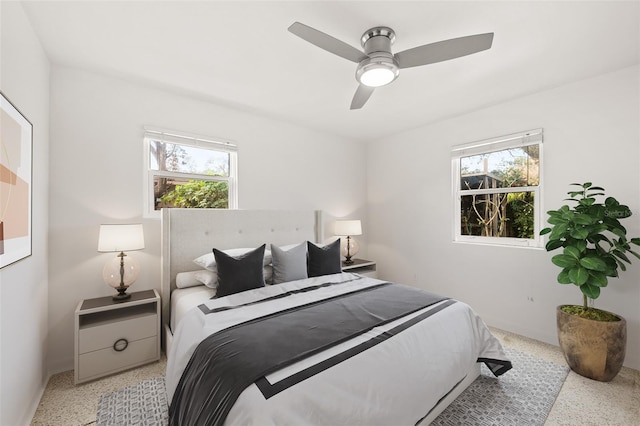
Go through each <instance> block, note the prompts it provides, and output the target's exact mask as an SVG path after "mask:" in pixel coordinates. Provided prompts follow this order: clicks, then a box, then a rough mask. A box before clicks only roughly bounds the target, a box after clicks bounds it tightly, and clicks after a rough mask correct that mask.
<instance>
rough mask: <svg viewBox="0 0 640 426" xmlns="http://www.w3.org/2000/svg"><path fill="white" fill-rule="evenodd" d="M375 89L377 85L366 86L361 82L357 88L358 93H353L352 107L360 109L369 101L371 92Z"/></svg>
mask: <svg viewBox="0 0 640 426" xmlns="http://www.w3.org/2000/svg"><path fill="white" fill-rule="evenodd" d="M374 90H375V87H369V86H365V85H364V84H361V85H359V86H358V88H357V89H356V94H355V95H353V100H352V101H351V109H360V108H362V107H363V106H364V104H366V103H367V101H368V100H369V98H370V97H371V94H372V93H373V91H374Z"/></svg>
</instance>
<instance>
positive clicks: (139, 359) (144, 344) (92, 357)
mask: <svg viewBox="0 0 640 426" xmlns="http://www.w3.org/2000/svg"><path fill="white" fill-rule="evenodd" d="M156 359H158V336H154V337H150V338H147V339H142V340H136V341H129V344H128V346H127V348H126V349H124V350H123V351H121V352H118V351H116V350H115V349H113V347H109V348H106V349H101V350H99V351H93V352H88V353H84V354H82V355H80V356H79V359H78V381H84V380H88V379H91V378H93V377H99V376H102V375H105V374H109V373H115V372H116V371H119V370H124V369H128V368H131V367H135V366H137V365H140V364H144V363H146V362H149V361H153V360H156Z"/></svg>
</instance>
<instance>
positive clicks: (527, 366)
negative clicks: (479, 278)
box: [96, 348, 569, 426]
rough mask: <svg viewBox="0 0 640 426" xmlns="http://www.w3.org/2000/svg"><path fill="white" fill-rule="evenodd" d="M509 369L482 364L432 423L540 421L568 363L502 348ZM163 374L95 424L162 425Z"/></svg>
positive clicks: (494, 425) (103, 402)
mask: <svg viewBox="0 0 640 426" xmlns="http://www.w3.org/2000/svg"><path fill="white" fill-rule="evenodd" d="M505 350H506V352H507V356H508V357H509V359H510V360H511V362H512V364H513V369H511V370H510V371H508V372H507V373H505V374H504V375H502V376H500V377H499V378H496V377H494V376H493V374H491V372H490V371H489V370H488V369H487V368H486V367H484V365H483V366H482V371H481V375H480V377H478V378H477V379H476V380H475V381H474V382H473V383H472V384H471V386H469V387H468V388H467V389H466V390H465V391H464V392H463V393H462V394H461V395H460V396H459V397H458V398H457V399H456V400H455V401H454V402H453V403H452V404H451V405H449V407H447V409H446V410H445V411H443V412H442V414H440V416H438V418H436V419H435V420H434V421H433V423H431V424H432V425H438V426H443V425H447V426H461V425H468V426H471V425H473V426H508V425H518V426H521V425H527V426H542V425H544V422H545V420H546V419H547V416H548V415H549V411H551V407H552V406H553V403H554V401H555V400H556V397H557V396H558V393H559V392H560V389H561V388H562V384H563V383H564V380H565V379H566V377H567V374H568V373H569V368H568V367H566V366H562V365H558V364H555V363H553V362H549V361H544V360H541V359H539V358H536V357H534V356H531V355H528V354H525V353H522V352H519V351H516V350H514V349H508V348H507V349H505ZM167 406H168V403H167V395H166V391H165V383H164V378H162V377H156V378H154V379H150V380H145V381H143V382H141V383H138V384H136V385H131V386H128V387H126V388H124V389H121V390H118V391H115V392H111V393H108V394H105V395H102V396H101V397H100V401H99V402H98V415H97V420H96V424H97V425H98V426H116V425H117V426H121V425H144V426H152V425H166V424H167V418H168V414H167Z"/></svg>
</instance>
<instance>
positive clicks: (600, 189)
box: [589, 186, 605, 191]
mask: <svg viewBox="0 0 640 426" xmlns="http://www.w3.org/2000/svg"><path fill="white" fill-rule="evenodd" d="M589 190H590V191H604V190H605V189H604V188H603V187H601V186H592V187H591V188H589Z"/></svg>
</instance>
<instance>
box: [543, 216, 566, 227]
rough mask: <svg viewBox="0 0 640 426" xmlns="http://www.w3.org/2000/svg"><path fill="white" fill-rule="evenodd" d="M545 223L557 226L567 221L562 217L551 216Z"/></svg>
mask: <svg viewBox="0 0 640 426" xmlns="http://www.w3.org/2000/svg"><path fill="white" fill-rule="evenodd" d="M547 222H548V223H550V224H551V225H558V224H560V223H566V222H567V219H565V218H563V217H557V216H552V217H550V218H549V219H547Z"/></svg>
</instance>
